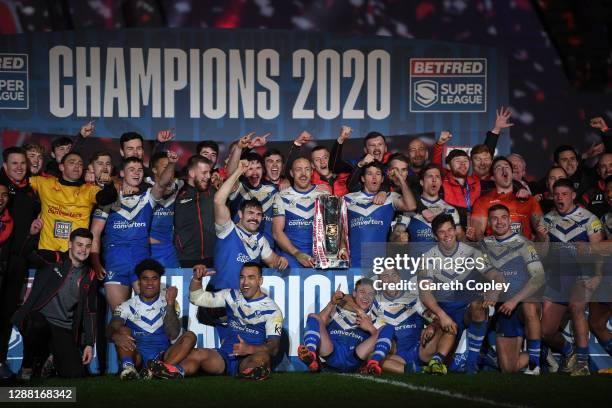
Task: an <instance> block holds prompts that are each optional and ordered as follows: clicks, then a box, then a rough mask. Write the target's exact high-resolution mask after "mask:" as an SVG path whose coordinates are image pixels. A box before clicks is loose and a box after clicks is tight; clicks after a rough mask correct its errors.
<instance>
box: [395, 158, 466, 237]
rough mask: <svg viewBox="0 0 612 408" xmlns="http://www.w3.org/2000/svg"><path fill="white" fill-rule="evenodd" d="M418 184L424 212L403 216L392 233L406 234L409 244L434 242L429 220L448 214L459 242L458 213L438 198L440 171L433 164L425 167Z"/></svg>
mask: <svg viewBox="0 0 612 408" xmlns="http://www.w3.org/2000/svg"><path fill="white" fill-rule="evenodd" d="M420 184H421V187H422V193H421V195H420V196H419V197H418V199H419V201H420V202H421V204H422V205H423V206H424V207H425V208H426V210H425V211H422V212H421V213H420V214H411V215H408V214H403V215H402V216H401V217H400V219H399V221H398V222H397V223H396V224H395V227H394V228H393V233H394V234H398V233H402V232H406V233H407V234H408V239H409V240H410V242H435V240H436V238H435V237H434V233H433V231H432V229H431V219H433V217H435V216H436V215H438V214H442V213H444V214H450V215H451V216H452V217H453V219H454V220H455V225H457V228H456V230H457V240H461V239H462V238H463V228H462V227H461V226H460V225H459V213H458V212H457V209H456V208H455V207H453V206H452V205H450V204H448V203H447V202H446V201H444V200H443V199H442V197H440V190H441V188H442V170H441V169H440V168H439V167H438V166H436V165H435V164H429V165H427V166H425V167H424V168H422V169H421V172H420ZM427 210H429V212H430V213H429V214H427V213H426V211H427ZM423 213H425V214H427V215H428V217H427V218H425V215H424V214H423ZM429 217H431V218H429ZM428 218H429V220H428Z"/></svg>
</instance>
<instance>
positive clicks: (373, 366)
mask: <svg viewBox="0 0 612 408" xmlns="http://www.w3.org/2000/svg"><path fill="white" fill-rule="evenodd" d="M360 371H361V374H364V375H375V376H377V377H380V376H381V375H382V367H381V366H380V363H379V362H378V361H376V360H370V361H368V362H367V363H366V364H365V365H364V366H363V367H361V370H360Z"/></svg>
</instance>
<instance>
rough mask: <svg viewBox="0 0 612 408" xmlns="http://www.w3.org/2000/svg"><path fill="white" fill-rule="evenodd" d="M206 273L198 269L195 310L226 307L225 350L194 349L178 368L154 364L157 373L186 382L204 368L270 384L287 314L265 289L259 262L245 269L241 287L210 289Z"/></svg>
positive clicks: (193, 284)
mask: <svg viewBox="0 0 612 408" xmlns="http://www.w3.org/2000/svg"><path fill="white" fill-rule="evenodd" d="M207 275H210V272H209V271H207V270H206V267H205V266H203V265H197V266H195V267H194V270H193V278H192V279H191V283H190V285H189V301H190V302H191V303H193V304H194V305H196V306H202V307H207V308H216V307H224V308H225V310H226V312H227V316H228V326H227V327H228V329H227V330H226V331H224V332H223V335H222V338H221V347H219V348H216V349H207V348H196V349H194V350H191V349H190V350H191V351H190V352H189V355H188V356H187V357H186V358H185V359H183V360H182V361H181V362H180V363H178V364H173V363H170V362H169V361H167V360H164V361H161V360H156V361H153V362H152V363H151V365H150V367H151V370H152V372H153V375H155V376H156V377H159V378H183V377H185V376H190V375H194V374H196V373H197V372H198V371H200V370H201V371H203V372H204V373H207V374H215V375H222V374H224V375H229V376H238V377H239V378H245V379H252V380H265V379H266V378H268V377H269V376H270V371H271V365H272V358H273V357H274V356H275V355H276V354H277V353H278V350H279V345H280V337H281V333H282V329H283V315H282V313H281V311H280V308H279V307H278V305H277V304H276V303H274V300H272V299H271V298H270V297H268V296H267V295H266V294H265V293H264V292H263V291H262V288H261V285H262V284H263V276H262V271H261V267H260V265H259V264H257V263H254V262H247V263H245V264H244V265H242V269H241V270H240V289H223V290H220V291H218V292H209V291H205V290H204V289H203V288H202V278H203V277H204V276H207ZM184 349H187V346H184Z"/></svg>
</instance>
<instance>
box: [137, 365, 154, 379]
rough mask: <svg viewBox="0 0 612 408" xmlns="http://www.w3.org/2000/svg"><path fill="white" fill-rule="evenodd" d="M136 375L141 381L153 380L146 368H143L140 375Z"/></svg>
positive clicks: (151, 374) (151, 373)
mask: <svg viewBox="0 0 612 408" xmlns="http://www.w3.org/2000/svg"><path fill="white" fill-rule="evenodd" d="M138 375H140V379H141V380H152V379H153V372H152V371H151V370H149V368H148V367H144V368H143V369H142V370H140V373H138Z"/></svg>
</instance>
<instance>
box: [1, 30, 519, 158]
mask: <svg viewBox="0 0 612 408" xmlns="http://www.w3.org/2000/svg"><path fill="white" fill-rule="evenodd" d="M506 68H507V67H506V60H505V57H504V56H503V55H502V54H500V53H499V52H498V51H497V50H496V49H494V48H490V47H480V46H472V45H465V44H451V43H442V42H434V41H421V40H408V39H395V38H389V37H370V38H368V37H346V36H333V35H327V34H318V33H307V32H296V31H278V30H235V29H232V30H210V29H159V30H140V29H135V30H109V31H67V32H45V33H29V34H20V35H4V36H2V37H0V128H4V129H17V130H22V131H28V132H37V133H51V134H76V132H77V131H78V130H79V129H80V127H81V126H82V125H83V124H84V123H85V122H87V121H90V120H95V125H96V135H98V136H104V137H119V136H120V135H121V134H122V133H123V132H126V131H136V132H139V133H141V134H142V135H144V136H145V138H149V139H150V138H153V137H154V135H155V134H156V133H157V131H159V130H160V129H171V128H174V129H175V134H176V138H177V140H185V141H196V140H202V139H203V138H207V139H214V140H219V141H230V140H235V139H236V138H238V137H239V136H241V135H243V134H245V133H246V132H248V131H251V130H254V131H257V132H264V131H265V132H272V139H273V140H277V141H278V140H293V139H294V138H295V137H296V136H297V135H298V134H299V133H300V132H301V131H302V130H308V131H310V132H311V133H313V134H314V135H315V137H317V138H320V139H331V138H336V136H337V134H338V132H339V129H340V126H341V125H348V126H351V127H352V128H353V129H354V131H355V135H356V136H357V137H361V136H363V135H364V134H365V133H367V132H369V131H371V130H377V131H380V132H382V133H383V134H386V135H404V134H416V133H422V132H431V131H439V130H443V129H448V130H452V132H453V134H454V135H455V137H456V138H455V142H459V144H463V145H473V144H475V143H478V142H482V140H483V138H484V132H485V131H486V130H487V129H489V128H490V127H491V126H492V124H493V123H494V121H495V108H496V107H498V106H500V105H506V104H507V101H508V89H507V69H506ZM508 143H509V142H508V140H507V138H502V139H501V140H500V146H499V148H500V149H502V150H505V149H507V147H508Z"/></svg>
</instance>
